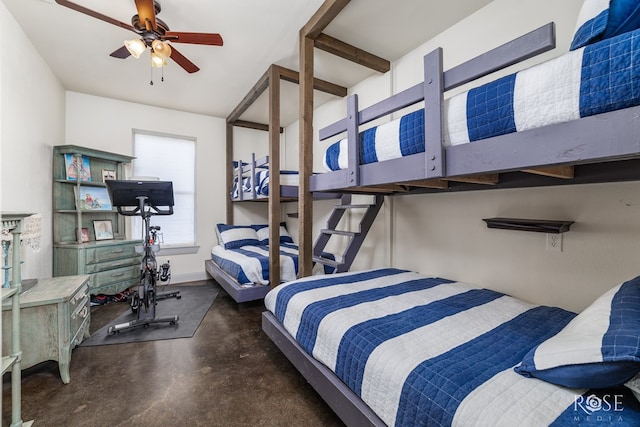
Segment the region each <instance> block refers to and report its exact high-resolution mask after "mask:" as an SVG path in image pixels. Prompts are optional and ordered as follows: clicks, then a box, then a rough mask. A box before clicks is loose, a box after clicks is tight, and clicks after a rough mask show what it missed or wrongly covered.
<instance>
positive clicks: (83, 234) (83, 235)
mask: <svg viewBox="0 0 640 427" xmlns="http://www.w3.org/2000/svg"><path fill="white" fill-rule="evenodd" d="M80 241H81V242H82V243H87V242H88V241H89V229H88V228H86V227H83V228H81V229H80Z"/></svg>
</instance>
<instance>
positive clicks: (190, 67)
mask: <svg viewBox="0 0 640 427" xmlns="http://www.w3.org/2000/svg"><path fill="white" fill-rule="evenodd" d="M171 59H173V60H174V61H176V63H177V64H178V65H179V66H181V67H182V68H184V70H185V71H186V72H187V73H195V72H196V71H199V70H200V68H198V66H197V65H196V64H194V63H193V62H191V61H189V60H188V59H187V58H186V57H185V56H184V55H183V54H181V53H180V52H178V51H177V50H176V48H175V47H173V46H171Z"/></svg>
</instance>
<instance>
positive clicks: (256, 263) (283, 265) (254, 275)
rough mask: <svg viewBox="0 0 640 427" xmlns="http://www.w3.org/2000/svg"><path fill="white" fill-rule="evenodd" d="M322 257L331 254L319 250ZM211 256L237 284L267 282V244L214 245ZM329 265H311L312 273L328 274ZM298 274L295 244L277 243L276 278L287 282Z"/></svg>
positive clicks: (332, 257) (250, 284)
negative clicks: (226, 246) (277, 269)
mask: <svg viewBox="0 0 640 427" xmlns="http://www.w3.org/2000/svg"><path fill="white" fill-rule="evenodd" d="M323 257H326V258H328V259H332V260H333V259H335V257H334V256H333V254H330V253H323ZM211 259H213V261H214V262H215V263H216V264H218V266H219V267H220V268H221V269H222V270H224V271H225V272H227V273H228V274H229V275H230V276H231V277H233V278H234V279H236V280H237V281H238V283H239V284H240V285H243V286H253V285H256V284H258V285H268V284H269V246H267V245H260V246H251V245H247V246H242V247H240V248H236V249H224V247H223V246H220V245H217V246H214V247H213V249H212V250H211ZM332 272H333V268H331V267H327V266H322V265H320V264H316V265H314V268H313V273H314V274H329V273H332ZM297 275H298V247H297V246H296V245H294V244H290V243H280V280H281V281H282V282H289V281H292V280H295V279H296V278H297Z"/></svg>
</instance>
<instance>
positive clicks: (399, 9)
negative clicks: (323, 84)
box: [2, 0, 491, 125]
mask: <svg viewBox="0 0 640 427" xmlns="http://www.w3.org/2000/svg"><path fill="white" fill-rule="evenodd" d="M2 1H3V2H4V4H5V5H6V7H7V9H8V10H9V11H10V12H11V14H12V15H13V16H14V17H15V19H16V21H17V22H18V23H19V24H20V26H21V27H22V29H23V30H24V32H25V33H26V35H27V36H28V37H29V39H30V40H31V41H32V43H33V44H34V45H35V47H36V49H37V50H38V51H39V52H40V54H41V55H42V57H43V58H44V60H45V62H46V63H47V64H48V65H49V66H50V67H51V69H52V70H53V73H54V74H55V75H56V76H57V77H58V79H59V80H60V82H61V83H62V85H63V86H64V88H65V89H67V90H69V91H74V92H81V93H86V94H91V95H97V96H103V97H108V98H114V99H119V100H124V101H131V102H136V103H140V104H146V105H153V106H158V107H164V108H170V109H174V110H180V111H187V112H193V113H198V114H205V115H210V116H215V117H223V118H226V117H227V116H228V115H229V114H230V113H231V111H232V110H233V109H234V108H235V107H236V106H237V105H238V103H239V102H240V101H241V100H242V99H243V98H244V96H245V95H246V94H247V93H248V92H249V90H250V89H251V88H252V87H253V85H254V84H255V83H256V82H257V80H258V79H259V78H260V77H261V76H262V75H263V74H264V72H265V71H266V70H267V68H268V67H269V66H270V65H271V64H278V65H282V66H284V67H287V68H291V69H294V70H298V68H299V67H298V34H299V30H300V28H301V27H302V26H303V25H304V24H305V23H306V22H307V21H308V20H309V18H310V17H311V16H312V15H313V14H314V13H315V12H316V10H317V9H318V8H319V7H320V6H321V5H322V3H323V0H160V3H161V6H162V11H161V12H160V14H159V15H158V17H159V18H160V19H162V20H163V21H164V22H165V23H166V24H167V25H168V26H169V28H170V29H171V30H172V31H190V32H208V33H220V34H221V35H222V37H223V39H224V45H223V46H221V47H217V46H203V45H189V44H175V46H176V47H178V49H179V51H180V53H182V54H183V55H184V56H186V57H187V58H188V59H190V60H191V61H192V62H193V63H195V64H196V65H197V66H198V67H200V71H198V72H197V73H194V74H188V73H187V72H185V71H184V70H183V69H182V68H181V67H179V66H178V65H177V64H176V63H174V62H173V61H171V60H170V61H169V64H168V66H167V67H165V68H164V81H163V82H161V81H160V79H161V72H160V70H159V69H154V70H153V74H151V73H152V71H151V66H150V60H149V54H148V52H147V53H145V54H143V56H141V57H140V58H139V59H134V58H133V57H129V58H127V59H116V58H112V57H110V56H109V54H110V53H111V52H113V51H114V50H116V49H117V48H119V47H121V46H122V43H123V41H124V40H125V39H133V38H136V35H135V34H134V33H133V32H131V31H127V30H125V29H123V28H120V27H117V26H115V25H111V24H109V23H106V22H103V21H100V20H98V19H96V18H93V17H90V16H87V15H84V14H81V13H79V12H76V11H74V10H71V9H68V8H66V7H63V6H60V5H58V4H57V3H55V2H54V1H53V0H2ZM490 1H491V0H466V1H464V2H459V1H455V2H454V1H442V0H440V1H437V0H396V1H389V0H352V1H351V2H350V3H349V4H348V5H347V6H346V7H345V8H344V9H343V10H342V12H341V13H340V15H339V16H338V17H337V18H336V19H335V20H334V21H333V22H332V23H331V24H330V25H329V26H328V27H327V28H326V29H325V31H324V32H325V33H326V34H328V35H330V36H332V37H335V38H337V39H339V40H342V41H343V42H346V43H349V44H351V45H354V46H356V47H359V48H361V49H364V50H366V51H368V52H370V53H373V54H375V55H377V56H380V57H383V58H385V59H387V60H390V61H394V60H396V59H398V58H400V57H401V56H402V55H404V54H405V53H407V52H409V51H411V50H412V49H414V48H415V47H417V46H419V45H420V44H422V43H423V42H425V41H426V40H428V39H429V38H431V37H433V36H434V35H436V34H438V33H440V32H442V31H443V30H444V29H446V28H447V27H449V26H451V25H452V24H454V23H456V22H458V21H460V20H461V19H463V18H464V17H466V16H468V15H469V14H471V13H473V12H474V11H476V10H478V9H480V8H481V7H483V6H485V5H486V4H488V3H490ZM74 2H75V3H78V4H80V5H82V6H84V7H86V8H89V9H91V10H94V11H96V12H100V13H102V14H104V15H107V16H110V17H112V18H115V19H117V20H119V21H122V22H125V23H130V22H131V16H132V15H134V14H135V13H136V8H135V4H134V1H133V0H74ZM315 56H316V61H315V62H316V63H315V71H316V73H315V74H316V77H318V78H321V79H324V80H328V81H330V82H332V83H336V84H339V85H342V86H346V87H350V86H352V85H354V84H355V83H357V82H359V81H361V80H363V79H364V78H366V77H368V76H369V75H371V74H373V73H375V72H374V71H372V70H369V69H367V68H364V67H362V66H359V65H356V64H353V63H351V62H348V61H345V60H343V59H340V58H337V57H335V56H333V55H330V54H327V53H325V52H320V51H318V50H317V49H316V53H315ZM151 76H152V77H153V81H154V84H153V85H150V84H149V81H150V80H151ZM297 94H298V87H297V85H295V84H291V83H285V84H283V88H282V95H281V97H282V113H281V115H282V123H283V124H284V125H287V124H289V123H291V122H292V121H294V120H295V119H297V108H298V99H297ZM262 98H265V99H262ZM329 99H331V95H326V94H319V93H318V95H317V96H316V104H317V105H319V104H321V103H323V102H326V101H327V100H329ZM266 117H267V103H266V96H263V97H261V99H258V100H257V102H256V103H255V104H254V105H253V106H252V107H251V108H250V109H249V110H247V112H246V113H245V114H244V115H243V116H242V119H244V120H251V121H258V122H263V123H264V122H266Z"/></svg>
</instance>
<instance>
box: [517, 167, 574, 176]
mask: <svg viewBox="0 0 640 427" xmlns="http://www.w3.org/2000/svg"><path fill="white" fill-rule="evenodd" d="M522 172H527V173H532V174H535V175H543V176H550V177H552V178H560V179H573V178H574V167H573V166H550V167H546V168H535V169H526V170H523V171H522Z"/></svg>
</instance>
